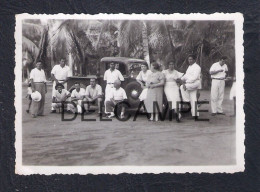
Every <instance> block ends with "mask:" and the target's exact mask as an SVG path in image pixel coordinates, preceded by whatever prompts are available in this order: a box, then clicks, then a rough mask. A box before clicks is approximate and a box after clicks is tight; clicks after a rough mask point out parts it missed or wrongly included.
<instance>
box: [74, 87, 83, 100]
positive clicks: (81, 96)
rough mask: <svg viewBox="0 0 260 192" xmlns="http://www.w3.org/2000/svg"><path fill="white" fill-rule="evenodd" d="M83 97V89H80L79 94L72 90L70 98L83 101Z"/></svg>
mask: <svg viewBox="0 0 260 192" xmlns="http://www.w3.org/2000/svg"><path fill="white" fill-rule="evenodd" d="M84 96H85V89H83V88H80V90H79V92H78V91H77V90H76V89H74V90H73V91H72V93H71V97H73V98H76V99H83V98H84Z"/></svg>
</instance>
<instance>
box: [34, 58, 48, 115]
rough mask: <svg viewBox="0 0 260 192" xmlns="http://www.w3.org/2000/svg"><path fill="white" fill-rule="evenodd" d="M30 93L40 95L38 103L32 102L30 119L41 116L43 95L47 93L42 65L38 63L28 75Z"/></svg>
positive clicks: (43, 101)
mask: <svg viewBox="0 0 260 192" xmlns="http://www.w3.org/2000/svg"><path fill="white" fill-rule="evenodd" d="M30 80H31V86H32V92H35V91H38V92H39V93H40V94H41V96H42V97H41V100H40V101H32V110H31V111H32V117H33V118H35V117H37V116H43V112H44V103H45V94H46V93H47V86H46V76H45V72H44V70H43V69H42V63H41V62H40V61H38V62H37V63H36V67H35V68H34V69H33V70H32V71H31V73H30Z"/></svg>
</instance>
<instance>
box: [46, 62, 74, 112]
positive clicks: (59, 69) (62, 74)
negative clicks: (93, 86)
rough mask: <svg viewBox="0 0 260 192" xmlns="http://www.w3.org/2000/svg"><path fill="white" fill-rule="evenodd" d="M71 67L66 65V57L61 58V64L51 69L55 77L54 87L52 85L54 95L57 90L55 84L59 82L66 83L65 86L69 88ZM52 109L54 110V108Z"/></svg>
mask: <svg viewBox="0 0 260 192" xmlns="http://www.w3.org/2000/svg"><path fill="white" fill-rule="evenodd" d="M69 71H70V68H69V67H68V66H66V65H65V59H61V60H60V64H59V65H55V66H54V67H53V68H52V70H51V77H52V79H53V87H52V96H53V93H54V92H55V86H56V84H58V83H61V84H63V85H64V88H65V89H67V80H68V77H69V76H70V74H69ZM52 110H54V109H53V108H52Z"/></svg>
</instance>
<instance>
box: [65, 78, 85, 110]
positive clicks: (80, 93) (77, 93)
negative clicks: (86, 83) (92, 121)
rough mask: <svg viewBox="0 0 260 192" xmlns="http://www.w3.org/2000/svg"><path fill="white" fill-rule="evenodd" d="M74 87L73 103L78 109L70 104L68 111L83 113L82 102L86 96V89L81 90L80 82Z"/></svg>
mask: <svg viewBox="0 0 260 192" xmlns="http://www.w3.org/2000/svg"><path fill="white" fill-rule="evenodd" d="M74 87H75V89H74V90H73V91H72V93H71V102H73V103H75V105H76V106H77V109H76V108H75V106H74V105H73V104H68V111H71V112H73V113H76V112H77V113H82V101H83V99H84V96H85V89H83V88H81V87H80V83H78V82H76V83H75V84H74Z"/></svg>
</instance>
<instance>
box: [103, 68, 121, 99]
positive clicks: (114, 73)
mask: <svg viewBox="0 0 260 192" xmlns="http://www.w3.org/2000/svg"><path fill="white" fill-rule="evenodd" d="M104 80H105V81H106V83H107V85H106V90H105V100H106V101H107V97H108V93H109V92H110V90H111V89H112V88H114V82H115V80H120V81H124V77H123V75H122V74H121V72H120V71H119V70H117V69H116V68H115V63H110V68H109V69H108V70H106V72H105V74H104Z"/></svg>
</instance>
